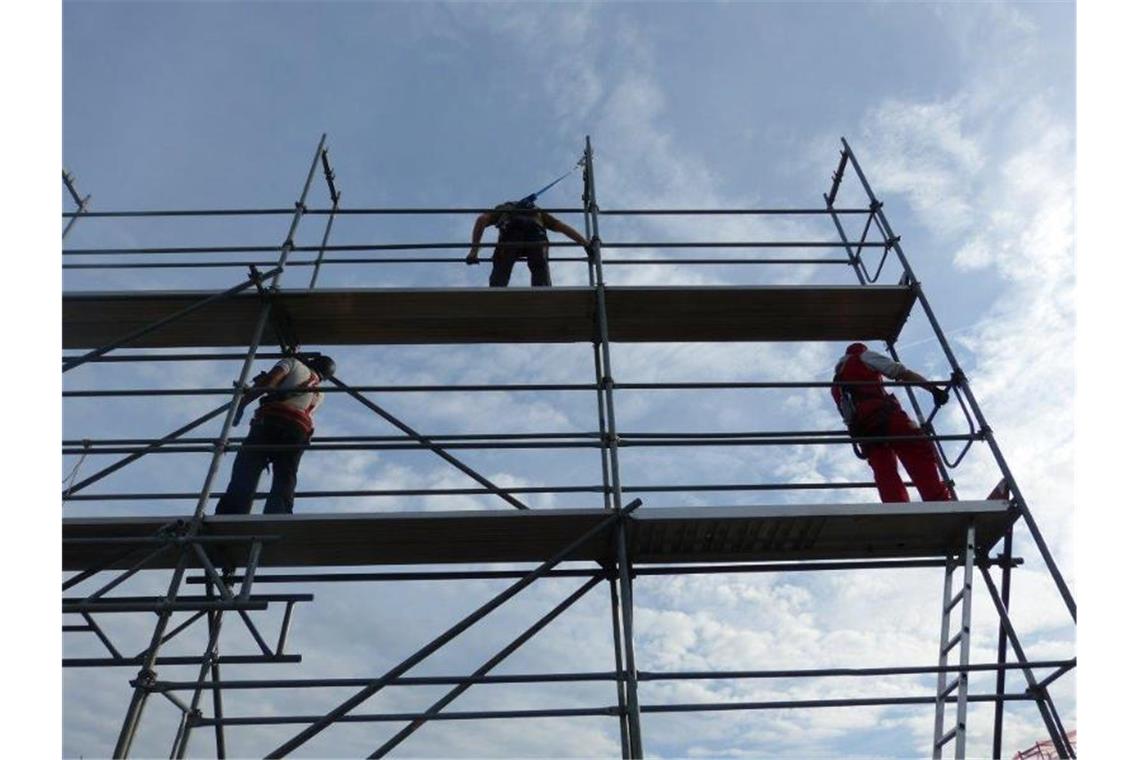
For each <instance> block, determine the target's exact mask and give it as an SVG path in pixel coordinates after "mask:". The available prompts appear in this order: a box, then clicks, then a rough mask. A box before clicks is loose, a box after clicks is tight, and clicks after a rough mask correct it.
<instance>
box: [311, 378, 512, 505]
mask: <svg viewBox="0 0 1140 760" xmlns="http://www.w3.org/2000/svg"><path fill="white" fill-rule="evenodd" d="M297 358H298V359H299V360H300V361H301V363H302V364H305V359H304V358H303V357H301V356H298V357H297ZM306 366H308V365H307V364H306ZM329 380H331V381H332V382H333V384H334V385H336V386H337V387H338V388H340V389H341V390H343V391H345V392H346V393H348V395H350V396H352V397H353V398H354V399H356V400H357V401H359V402H360V403H362V404H364V405H365V406H366V407H368V408H369V409H371V410H372V411H374V412H376V414H378V415H380V416H381V417H383V418H384V419H385V420H387V421H388V422H390V423H391V424H393V425H395V426H396V427H398V428H399V429H400V430H402V431H403V432H405V433H407V434H408V435H409V436H411V437H412V438H415V439H416V440H417V441H418V442H419V443H420V444H422V445H423V446H426V447H427V448H429V449H431V450H432V451H433V452H435V453H436V454H437V455H438V456H439V457H441V458H442V459H444V460H445V461H446V462H448V463H449V464H451V465H452V466H454V467H455V468H456V469H458V470H459V471H460V472H462V473H463V474H465V475H467V476H468V477H470V478H472V479H473V480H475V482H477V483H479V485H481V486H483V487H485V488H488V489H490V490H491V491H494V492H495V493H496V494H497V495H498V496H499V497H501V498H502V499H504V500H505V501H506V502H507V503H509V504H510V505H511V506H513V507H515V508H517V509H530V507H528V506H527V505H526V504H523V503H522V502H521V501H519V500H518V499H516V498H515V497H514V496H511V495H510V494H509V493H507V492H506V491H504V490H503V489H501V488H499V487H498V486H497V485H495V484H494V483H492V482H491V481H489V480H487V479H486V478H485V477H483V476H482V475H480V474H479V473H477V472H476V471H475V470H473V469H471V468H470V467H468V466H467V465H465V464H464V463H463V462H461V461H459V460H458V459H456V458H455V457H454V456H452V455H451V454H449V453H448V452H447V451H445V450H444V449H442V448H440V447H439V446H437V445H436V444H435V443H433V442H432V440H431V439H430V438H427V437H425V436H423V435H420V434H419V433H418V432H416V431H415V430H413V429H412V428H410V427H408V426H407V425H406V424H404V423H403V422H401V421H400V420H399V419H397V418H396V417H394V416H392V415H391V414H389V413H388V412H386V411H385V410H384V409H382V408H380V406H378V405H377V404H376V403H374V402H373V401H372V400H371V399H369V398H367V397H366V396H364V395H363V394H362V393H360V392H359V391H357V390H355V389H353V388H350V387H349V386H348V385H346V384H345V383H344V382H343V381H341V380H340V379H339V378H336V377H331V378H329Z"/></svg>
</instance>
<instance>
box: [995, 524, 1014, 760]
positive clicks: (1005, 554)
mask: <svg viewBox="0 0 1140 760" xmlns="http://www.w3.org/2000/svg"><path fill="white" fill-rule="evenodd" d="M1001 559H1002V563H1001V603H1002V604H1003V605H1004V606H1005V608H1006V609H1007V610H1008V609H1009V597H1010V593H1011V588H1010V584H1011V582H1012V580H1013V573H1012V572H1011V561H1012V559H1013V526H1012V525H1011V526H1010V527H1009V528H1007V529H1006V531H1005V540H1004V541H1003V542H1002V547H1001ZM1008 647H1009V639H1008V637H1007V634H1006V632H1005V626H1003V625H1002V624H1001V621H998V651H997V663H998V665H999V666H1001V665H1005V663H1006V654H1007V649H1008ZM994 693H995V694H997V699H995V700H994V746H993V756H994V757H1001V744H1002V736H1001V734H1002V728H1003V724H1004V721H1005V700H1004V699H1003V698H1002V697H1003V695H1004V694H1005V669H1004V668H1001V667H999V669H998V671H997V677H996V683H995V684H994Z"/></svg>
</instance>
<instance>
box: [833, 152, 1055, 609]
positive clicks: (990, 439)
mask: <svg viewBox="0 0 1140 760" xmlns="http://www.w3.org/2000/svg"><path fill="white" fill-rule="evenodd" d="M843 150H844V152H846V153H847V156H848V159H849V161H850V164H851V167H852V168H853V169H855V173H856V174H857V175H858V176H859V181H860V182H861V183H862V185H863V189H864V191H865V192H866V193H867V197H868V198H869V199H870V201H871V203H872V204H874V205H876V206H877V209H876V211H875V218H876V219H877V220H878V222H879V223H880V224H881V225H882V227H883V231H884V232H885V233H886V235H887V237H888V238H889V239H891V240H894V241H895V243H894V249H895V255H897V256H898V258H899V263H900V264H901V265H902V268H903V271H904V272H905V273H906V276H907V278H908V279H909V281H910V283H911V285H912V287H913V288H914V291H915V295H916V297H917V298H918V302H919V304H920V305H921V306H922V310H923V312H924V313H925V314H926V318H927V320H928V321H929V322H930V326H931V329H932V330H933V331H934V336H935V338H937V339H938V344H939V345H940V346H941V347H942V351H943V353H945V354H946V359H947V361H948V363H949V364H950V368H951V370H953V373H954V377H955V378H956V379H957V383H958V387H959V388H961V390H962V393H963V395H964V396H965V398H966V403H967V404H968V405H969V407H970V411H971V412H972V413H973V415H974V418H975V419H977V421H978V426H979V429H980V431H981V433H982V435H983V436H984V438H985V440H986V444H987V445H988V446H989V448H990V452H991V453H992V454H993V457H994V460H995V461H996V462H997V465H998V468H999V469H1000V470H1001V474H1002V476H1003V477H1005V482H1006V483H1007V484H1008V485H1009V490H1010V492H1011V493H1012V494H1013V497H1014V503H1015V504H1016V506H1017V509H1018V514H1019V515H1020V516H1021V518H1022V519H1024V520H1025V526H1026V527H1027V528H1028V529H1029V533H1030V535H1031V536H1033V542H1034V543H1035V544H1036V545H1037V550H1038V551H1039V552H1040V553H1041V558H1042V559H1043V560H1044V561H1045V566H1046V568H1048V570H1049V575H1050V576H1051V577H1052V578H1053V583H1054V584H1055V585H1056V586H1057V592H1058V593H1059V594H1060V595H1061V599H1062V601H1064V603H1065V607H1066V608H1067V609H1068V610H1069V616H1070V617H1071V618H1072V619H1073V622H1074V623H1075V622H1076V621H1077V603H1076V600H1075V599H1073V595H1072V593H1071V592H1070V591H1069V584H1067V583H1066V582H1065V578H1064V576H1062V575H1061V570H1060V568H1059V567H1057V563H1056V561H1055V560H1054V559H1053V553H1052V552H1051V551H1049V546H1048V545H1047V544H1046V543H1045V537H1044V536H1043V535H1042V534H1041V530H1040V529H1039V528H1038V526H1037V521H1036V520H1034V519H1033V515H1032V514H1031V513H1030V512H1029V505H1028V504H1027V502H1026V501H1025V497H1024V496H1023V495H1022V493H1021V489H1020V488H1019V487H1018V485H1017V480H1016V479H1015V478H1014V477H1013V473H1012V472H1011V471H1010V469H1009V465H1008V463H1007V462H1006V460H1005V456H1004V455H1003V454H1002V452H1001V448H1000V447H999V446H998V444H997V439H996V438H995V437H994V434H993V430H992V429H991V428H990V426H989V423H988V422H986V418H985V415H984V414H983V413H982V409H981V406H979V404H978V401H977V399H976V398H975V397H974V393H973V391H972V390H971V388H970V384H969V382H968V381H967V380H966V373H965V372H963V371H962V366H961V365H960V364H959V363H958V359H957V357H956V356H955V355H954V351H953V349H951V348H950V342H949V341H948V340H946V335H945V333H943V332H942V326H941V325H940V324H939V323H938V319H937V317H935V316H934V310H933V309H932V308H931V306H930V301H928V300H927V298H926V293H924V292H923V290H922V284H921V283H920V282H919V281H918V278H917V277H915V274H914V270H913V269H911V266H910V262H909V261H908V260H907V258H906V255H905V254H904V253H903V249H902V246H901V245H900V244H899V243H898V237H897V236H896V235H895V233H894V230H892V229H891V225H890V222H889V221H887V215H886V214H885V213H883V209H882V204H881V203H880V202H879V201H878V199H877V198H876V197H875V193H874V191H873V190H872V189H871V184H870V182H868V181H867V177H866V175H865V174H864V173H863V169H862V168H861V167H860V166H859V162H858V160H856V158H855V154H854V152H853V151H852V150H851V146H850V145H848V144H847V140H846V139H845V138H844V139H843Z"/></svg>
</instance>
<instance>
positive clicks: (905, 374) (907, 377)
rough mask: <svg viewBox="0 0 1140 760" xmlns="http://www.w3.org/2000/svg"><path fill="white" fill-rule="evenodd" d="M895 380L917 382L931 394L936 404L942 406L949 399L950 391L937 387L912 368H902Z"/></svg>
mask: <svg viewBox="0 0 1140 760" xmlns="http://www.w3.org/2000/svg"><path fill="white" fill-rule="evenodd" d="M895 379H896V380H902V381H903V382H904V383H918V384H919V385H920V386H922V387H923V388H924V389H925V390H926V391H927V392H928V393H929V394H930V395H931V396H933V397H934V403H935V405H937V406H942V405H943V404H945V403H946V402H947V401H949V400H950V393H949V391H946V390H944V389H942V388H939V387H938V386H937V385H935V384H934V383H932V382H930V381H929V380H927V379H926V378H925V377H923V376H922V375H920V374H918V373H917V372H915V371H914V370H912V369H903V371H902V372H901V373H899V376H898V377H897V378H895Z"/></svg>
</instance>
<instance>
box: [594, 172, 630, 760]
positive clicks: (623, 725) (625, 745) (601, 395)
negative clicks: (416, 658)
mask: <svg viewBox="0 0 1140 760" xmlns="http://www.w3.org/2000/svg"><path fill="white" fill-rule="evenodd" d="M592 176H593V175H592V174H590V173H589V171H588V170H584V171H583V173H582V216H583V220H584V226H583V229H585V231H586V239H587V240H591V241H592V240H594V239H595V238H597V237H598V235H597V228H596V227H595V219H596V214H594V213H593V212H594V211H596V205H595V204H593V203H592V202H591V198H592V195H591V184H592ZM593 249H594V245H593V243H591V246H590V250H591V253H590V255H589V256H588V257H587V261H586V271H587V273H588V275H589V284H590V287H592V288H593V287H596V286H597V283H596V280H597V278H596V277H595V274H594V261H593V259H594V255H593ZM591 350H592V351H593V356H594V386H595V388H596V391H597V393H596V397H597V402H598V436H599V437H600V439H601V442H602V447H601V448H599V449H598V454H599V456H601V464H602V509H617V502H616V501H614V495H613V489H612V487H611V485H610V461H609V451H608V450H607V449H606V446H605V443H606V441H608V440H609V435H608V429H607V426H606V400H605V391H604V388H603V382H602V378H603V377H604V374H605V373H604V372H603V371H602V352H601V339H600V337H599V335H598V333H597V332H595V334H594V340H593V341H592V342H591ZM609 587H610V625H611V627H612V630H613V639H614V666H615V667H614V670H615V672H617V673H618V676H619V677H618V680H617V682H616V683H615V684H614V686H615V687H616V689H617V701H618V728H619V732H620V735H621V756H622V757H629V756H630V747H629V720H628V718H627V710H626V700H625V684H624V678H625V665H624V662H625V658H624V657H623V656H622V636H621V631H622V623H621V604H620V602H619V594H618V581H617V578H616V577H615V576H611V577H610V579H609Z"/></svg>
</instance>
